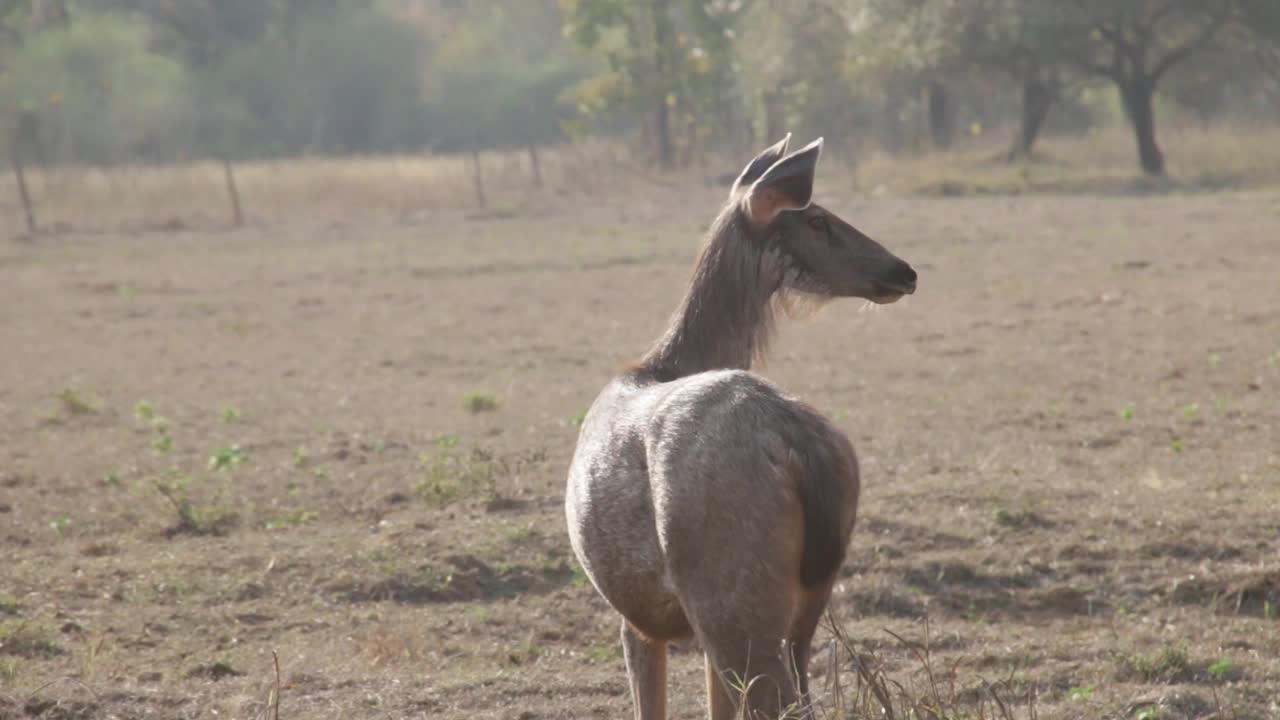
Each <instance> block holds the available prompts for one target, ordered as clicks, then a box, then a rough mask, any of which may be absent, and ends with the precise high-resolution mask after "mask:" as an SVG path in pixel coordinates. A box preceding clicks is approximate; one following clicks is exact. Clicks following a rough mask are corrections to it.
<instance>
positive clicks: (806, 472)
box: [788, 428, 858, 586]
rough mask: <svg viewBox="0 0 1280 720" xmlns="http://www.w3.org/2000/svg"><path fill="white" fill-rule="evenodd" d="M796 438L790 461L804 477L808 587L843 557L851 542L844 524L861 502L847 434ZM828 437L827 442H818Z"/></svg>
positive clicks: (803, 565)
mask: <svg viewBox="0 0 1280 720" xmlns="http://www.w3.org/2000/svg"><path fill="white" fill-rule="evenodd" d="M823 430H824V431H819V432H816V433H814V432H812V431H810V432H807V433H805V434H806V435H807V437H797V438H793V439H792V442H790V443H788V444H789V445H790V458H789V459H790V463H789V464H790V465H791V468H790V469H791V471H792V473H793V477H795V478H796V479H797V480H798V481H799V489H800V504H801V507H802V508H803V510H804V554H803V555H802V558H801V562H800V580H801V582H803V583H804V584H805V585H806V586H813V585H817V584H819V583H821V582H824V581H826V580H828V579H830V578H831V576H832V574H834V573H835V572H836V570H837V569H839V567H840V563H841V562H843V561H844V556H845V550H846V544H847V542H848V535H847V528H845V527H844V526H845V524H846V523H848V522H850V521H851V520H852V516H853V514H854V513H855V512H856V508H857V502H858V461H857V458H856V456H855V455H854V453H853V448H852V447H851V446H850V445H849V441H848V440H846V439H845V437H844V436H843V435H841V434H840V433H837V432H832V431H830V430H828V429H826V428H823ZM817 438H823V439H825V440H826V442H815V440H816V439H817Z"/></svg>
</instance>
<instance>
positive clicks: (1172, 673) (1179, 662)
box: [1116, 645, 1192, 683]
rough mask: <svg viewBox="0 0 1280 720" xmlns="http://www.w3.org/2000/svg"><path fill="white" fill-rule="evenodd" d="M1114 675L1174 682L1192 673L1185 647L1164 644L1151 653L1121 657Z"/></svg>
mask: <svg viewBox="0 0 1280 720" xmlns="http://www.w3.org/2000/svg"><path fill="white" fill-rule="evenodd" d="M1116 675H1117V677H1118V679H1120V680H1139V681H1142V682H1148V683H1157V682H1158V683H1176V682H1181V681H1183V680H1186V679H1188V678H1189V677H1190V676H1191V675H1192V671H1191V661H1190V659H1189V658H1188V657H1187V649H1186V648H1185V647H1183V646H1181V645H1165V646H1164V647H1162V648H1160V649H1159V650H1156V651H1155V652H1152V653H1148V654H1141V653H1136V654H1133V655H1129V656H1126V657H1122V658H1121V659H1120V661H1119V667H1118V668H1117V672H1116Z"/></svg>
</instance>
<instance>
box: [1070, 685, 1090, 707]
mask: <svg viewBox="0 0 1280 720" xmlns="http://www.w3.org/2000/svg"><path fill="white" fill-rule="evenodd" d="M1067 697H1068V698H1070V699H1071V702H1078V703H1085V702H1089V701H1090V700H1092V699H1093V688H1091V687H1074V688H1071V689H1070V690H1068V691H1067Z"/></svg>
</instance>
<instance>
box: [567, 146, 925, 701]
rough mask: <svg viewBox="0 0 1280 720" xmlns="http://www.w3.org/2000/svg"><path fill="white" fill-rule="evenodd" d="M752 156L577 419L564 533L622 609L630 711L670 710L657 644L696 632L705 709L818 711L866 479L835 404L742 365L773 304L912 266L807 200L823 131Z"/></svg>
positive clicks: (813, 301)
mask: <svg viewBox="0 0 1280 720" xmlns="http://www.w3.org/2000/svg"><path fill="white" fill-rule="evenodd" d="M790 140H791V134H790V133H788V134H787V136H786V137H784V138H783V139H782V140H781V141H779V142H778V143H776V144H774V145H773V146H771V147H769V148H767V149H766V150H764V151H763V152H761V153H760V154H759V155H757V156H756V157H755V158H754V159H752V160H751V162H749V163H748V164H747V165H746V167H745V168H744V169H743V170H742V172H741V173H740V174H739V175H738V177H737V179H736V180H735V181H734V183H733V185H732V187H731V188H730V192H729V198H728V202H727V203H726V204H725V205H724V207H723V209H721V211H720V213H719V215H718V216H717V217H716V219H715V221H714V222H713V223H712V225H711V226H710V228H709V230H708V232H707V236H706V239H705V241H704V243H703V245H702V249H701V252H700V255H699V257H698V259H697V262H696V265H695V268H694V270H693V276H692V279H691V281H690V283H689V288H688V290H687V292H686V294H685V296H684V299H683V301H682V302H681V303H680V305H679V307H678V309H677V310H676V311H675V313H674V315H673V316H672V317H671V320H670V322H669V324H668V326H667V329H666V331H665V332H664V333H663V334H662V335H661V337H660V338H659V339H658V341H657V342H656V343H655V344H654V345H653V346H652V348H651V349H650V350H649V351H648V352H647V353H646V354H645V355H643V357H642V358H641V359H640V360H639V361H638V362H637V363H636V364H634V365H633V366H631V367H629V368H628V369H626V370H625V371H624V372H623V373H622V374H621V375H619V376H618V377H616V378H614V379H613V380H612V381H611V382H609V383H608V384H607V385H606V386H605V387H604V389H603V390H602V391H601V392H600V394H599V395H598V396H597V397H596V399H595V401H594V402H593V403H592V404H591V407H590V408H589V410H588V411H587V414H586V415H585V417H584V418H583V421H582V424H581V427H580V430H579V436H578V442H577V446H576V448H575V450H574V455H573V459H572V461H571V463H570V467H569V473H568V482H567V487H566V493H565V516H566V520H567V523H568V531H569V541H570V544H571V545H572V548H573V552H574V554H575V556H576V557H577V559H578V562H579V564H580V565H581V567H582V569H583V570H584V571H585V574H586V575H587V577H588V579H589V580H590V582H591V584H592V585H593V586H594V587H595V589H596V591H597V592H599V594H600V595H601V596H602V597H603V598H604V599H605V601H606V602H607V603H608V604H609V605H610V606H612V608H613V609H614V610H616V611H617V612H618V613H619V614H620V615H621V616H622V631H621V634H622V648H623V656H624V659H625V662H626V668H627V674H628V678H629V681H630V689H631V698H632V702H633V706H634V710H635V717H636V718H637V719H638V720H657V719H658V718H665V717H666V707H667V652H668V645H669V644H670V643H672V642H673V641H680V640H687V639H690V638H694V639H696V641H697V642H698V644H699V645H700V647H701V649H702V651H703V654H704V659H705V672H706V688H707V697H708V701H707V702H708V717H710V718H711V720H726V719H727V718H731V717H734V716H735V715H737V714H739V713H741V714H742V715H744V716H747V717H751V718H757V717H764V718H777V717H779V716H781V715H783V714H786V716H787V717H792V716H793V714H798V715H799V716H802V717H803V716H811V711H812V709H811V701H810V698H809V677H808V664H809V654H810V646H811V643H812V640H813V636H814V632H815V630H816V629H817V626H818V623H819V621H820V619H821V616H822V614H823V612H824V610H825V608H826V606H827V603H828V600H829V598H830V596H831V591H832V586H833V584H834V582H835V579H836V576H837V573H838V571H839V568H840V566H841V564H842V563H843V562H844V558H845V554H846V551H847V547H848V545H849V540H850V537H851V534H852V532H853V526H854V520H855V516H856V514H857V507H858V495H859V491H860V480H859V472H858V460H857V457H856V455H855V453H854V449H853V446H852V445H851V444H850V442H849V440H848V439H847V438H846V437H845V435H844V434H843V433H842V432H841V431H840V430H839V429H837V428H836V427H835V426H834V425H833V424H832V423H831V422H830V421H829V420H827V419H826V418H824V417H823V416H822V415H821V414H819V413H818V412H817V411H816V410H815V409H813V408H812V407H810V406H809V405H807V404H805V403H804V402H802V401H800V400H798V399H796V398H794V397H792V396H790V395H787V394H786V393H784V392H783V391H782V390H780V389H779V388H778V387H776V386H775V385H774V384H773V383H771V382H770V381H768V380H766V379H764V378H763V377H761V376H760V375H757V374H754V373H752V372H751V366H752V363H753V361H755V360H757V359H763V357H764V355H765V351H766V349H767V347H768V344H769V341H770V338H771V337H772V332H773V328H774V320H775V318H776V317H777V316H778V315H779V314H780V313H786V312H788V311H791V310H794V309H795V308H797V307H799V306H812V305H819V304H822V303H823V302H825V301H828V300H832V299H835V298H841V297H851V298H862V299H865V300H869V301H871V302H872V303H878V304H888V303H892V302H895V301H897V300H899V299H901V298H902V297H904V296H906V295H910V294H912V293H914V292H915V289H916V272H915V270H914V269H913V268H912V267H911V266H910V265H909V264H907V263H906V262H904V261H903V260H901V259H899V258H898V257H896V256H894V255H893V254H892V253H890V252H889V251H888V250H886V249H885V248H884V247H883V246H882V245H880V244H879V243H877V242H876V241H874V240H872V239H871V238H869V237H868V236H866V235H864V234H863V233H862V232H860V231H858V230H857V229H855V228H854V227H853V226H852V225H850V224H849V223H847V222H845V221H844V220H842V219H840V218H839V217H837V216H836V214H835V213H833V212H831V211H830V210H828V209H826V208H823V207H821V206H819V205H817V204H816V203H814V202H813V201H812V196H813V185H814V172H815V170H816V169H817V165H818V158H819V157H820V155H821V152H822V143H823V140H822V138H818V139H817V140H815V141H814V142H812V143H810V144H808V145H806V146H804V147H803V148H801V149H799V150H797V151H795V152H792V153H788V152H787V150H788V145H789V143H790Z"/></svg>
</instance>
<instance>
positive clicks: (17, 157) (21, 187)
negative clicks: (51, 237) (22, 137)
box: [9, 143, 37, 234]
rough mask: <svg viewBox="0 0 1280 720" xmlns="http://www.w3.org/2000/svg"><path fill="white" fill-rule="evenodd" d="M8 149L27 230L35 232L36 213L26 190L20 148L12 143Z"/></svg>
mask: <svg viewBox="0 0 1280 720" xmlns="http://www.w3.org/2000/svg"><path fill="white" fill-rule="evenodd" d="M9 150H10V153H11V157H12V159H13V176H14V179H15V180H17V181H18V199H19V200H21V201H22V212H23V215H24V216H25V217H26V219H27V232H29V233H32V234H35V232H36V230H37V227H36V214H35V211H34V210H33V209H32V208H31V193H30V192H28V191H27V173H26V171H25V169H24V168H23V166H22V149H21V148H20V147H19V146H18V143H13V144H12V145H11V146H10V148H9Z"/></svg>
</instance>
